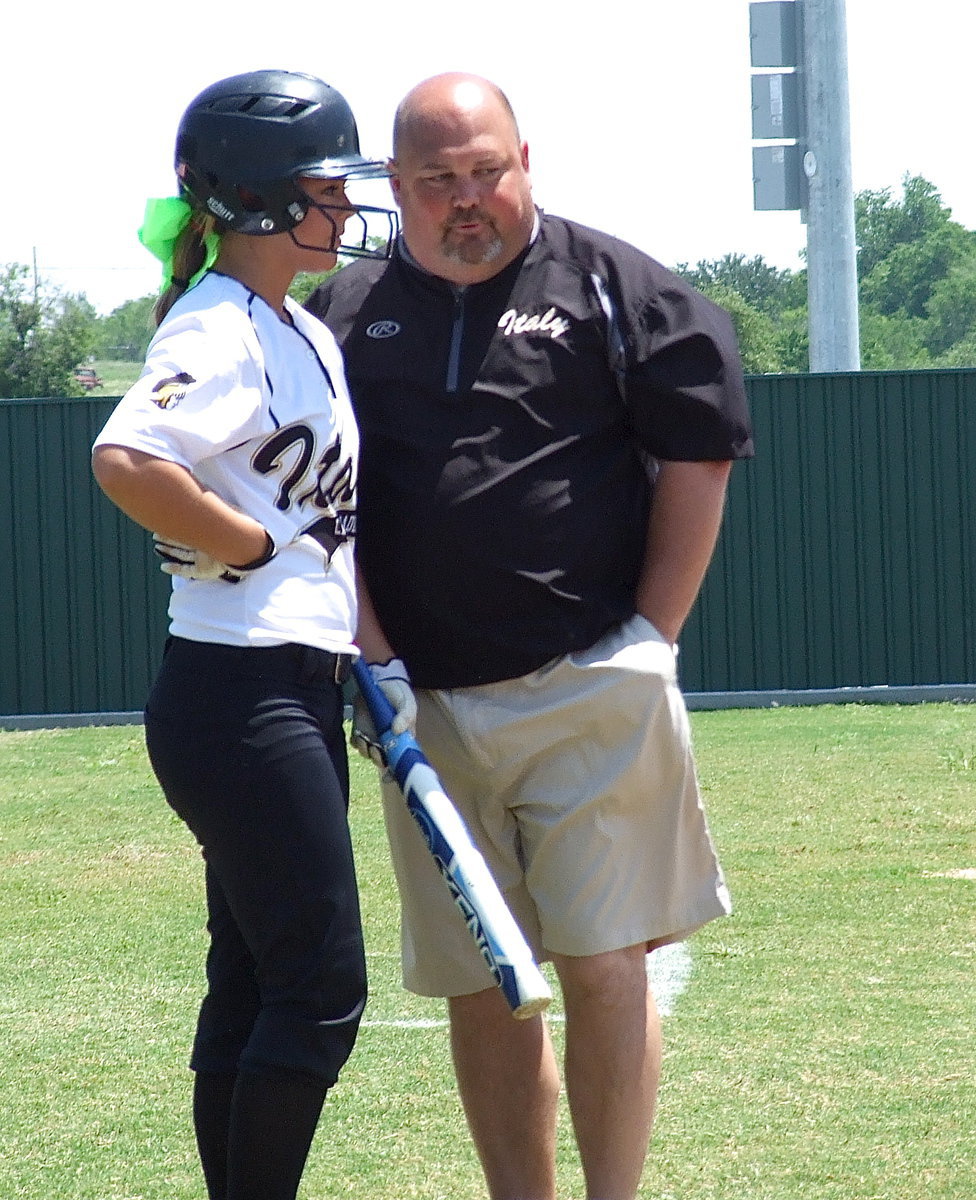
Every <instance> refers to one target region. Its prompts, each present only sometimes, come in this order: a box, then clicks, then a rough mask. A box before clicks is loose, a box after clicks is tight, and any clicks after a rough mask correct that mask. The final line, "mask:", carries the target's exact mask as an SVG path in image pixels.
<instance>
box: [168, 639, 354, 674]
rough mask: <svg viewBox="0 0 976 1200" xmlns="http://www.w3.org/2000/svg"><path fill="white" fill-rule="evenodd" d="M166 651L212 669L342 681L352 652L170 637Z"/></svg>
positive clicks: (351, 657) (348, 669)
mask: <svg viewBox="0 0 976 1200" xmlns="http://www.w3.org/2000/svg"><path fill="white" fill-rule="evenodd" d="M166 653H167V654H168V655H169V654H172V655H175V656H176V658H177V660H179V659H181V658H185V659H186V660H187V661H188V662H189V663H191V664H192V665H193V666H195V667H208V666H209V667H212V668H213V669H214V670H218V671H219V670H221V669H225V668H233V667H244V668H246V669H247V670H248V671H253V672H255V673H256V674H260V675H269V676H276V677H278V678H281V677H286V678H293V679H296V680H297V681H299V682H302V683H313V682H329V683H339V684H342V683H345V682H346V680H347V679H348V678H349V676H350V675H351V674H352V664H353V663H354V662H355V661H356V657H357V656H356V655H355V654H336V653H335V652H334V651H332V650H320V649H319V648H318V647H317V646H302V645H299V644H298V643H297V642H286V643H284V644H283V645H280V646H228V645H226V644H225V643H223V642H194V641H191V640H190V639H189V638H180V637H170V638H167V641H166Z"/></svg>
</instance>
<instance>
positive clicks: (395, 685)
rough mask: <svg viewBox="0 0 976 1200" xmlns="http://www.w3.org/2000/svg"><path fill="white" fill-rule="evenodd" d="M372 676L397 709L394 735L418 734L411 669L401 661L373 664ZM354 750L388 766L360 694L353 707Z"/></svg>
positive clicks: (415, 699) (394, 718) (370, 664)
mask: <svg viewBox="0 0 976 1200" xmlns="http://www.w3.org/2000/svg"><path fill="white" fill-rule="evenodd" d="M368 666H369V670H370V674H371V675H372V676H373V678H374V679H375V680H376V682H377V684H378V685H379V689H380V691H381V692H382V693H383V695H384V696H386V698H387V700H389V702H390V705H391V707H392V708H393V712H394V714H395V715H394V717H393V724H392V725H391V726H390V732H391V733H411V734H412V733H415V732H416V729H417V698H416V696H414V694H413V688H412V687H411V686H410V676H409V675H408V674H407V668H406V666H405V665H404V663H403V661H402V660H401V659H399V658H391V659H390V661H389V662H385V663H369V664H368ZM349 740H350V742H351V743H352V746H353V749H355V750H358V752H359V753H360V754H361V755H362V756H363V757H364V758H368V759H370V760H371V761H372V762H374V763H375V764H376V765H377V766H378V767H385V766H386V762H385V760H384V758H383V752H382V750H381V749H380V743H379V737H378V735H377V732H376V726H375V725H374V724H373V720H372V718H371V717H370V715H369V712H368V710H367V708H366V703H365V701H364V700H363V698H362V696H360V695H359V694H358V692H357V694H356V697H355V699H354V700H353V705H352V732H351V734H350V738H349Z"/></svg>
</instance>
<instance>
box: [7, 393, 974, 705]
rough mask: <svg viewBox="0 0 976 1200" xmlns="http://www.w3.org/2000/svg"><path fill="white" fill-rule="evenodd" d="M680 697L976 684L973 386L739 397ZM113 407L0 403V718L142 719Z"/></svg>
mask: <svg viewBox="0 0 976 1200" xmlns="http://www.w3.org/2000/svg"><path fill="white" fill-rule="evenodd" d="M748 387H749V393H750V400H751V404H752V411H753V418H754V423H755V427H756V446H757V457H756V458H755V459H754V460H753V461H751V462H748V463H739V464H737V465H736V467H735V469H734V470H733V473H732V484H731V487H730V493H729V502H728V507H727V511H726V517H725V522H724V527H723V532H722V537H721V540H720V543H719V547H718V550H717V553H716V556H715V559H714V562H713V564H712V567H711V569H710V571H709V574H708V578H707V579H706V582H705V586H704V589H703V591H702V595H701V598H700V600H699V603H698V605H697V607H696V610H695V612H694V613H693V615H692V617H691V619H690V621H689V623H688V626H687V627H686V630H685V633H684V635H683V637H682V653H681V660H680V661H681V675H682V683H683V686H684V687H685V689H686V690H687V691H689V692H725V691H737V692H741V691H754V690H759V691H776V690H781V689H819V688H836V687H872V686H877V685H888V686H908V687H911V686H919V685H931V684H960V683H974V682H976V629H974V614H976V517H974V511H973V508H974V506H973V501H972V499H971V498H970V495H969V490H968V486H967V485H968V483H969V477H970V475H971V473H972V470H973V468H974V467H976V371H970V370H967V371H913V372H862V373H858V374H845V375H803V376H763V377H754V378H750V379H749V380H748ZM114 403H115V401H114V400H113V399H106V398H102V399H98V400H95V399H91V398H87V397H86V398H83V399H73V400H59V399H51V400H0V455H2V456H3V457H4V458H5V459H6V463H5V470H4V471H3V477H2V479H0V714H10V715H17V714H33V713H85V712H99V713H112V712H127V711H132V710H138V709H140V708H141V707H142V704H143V701H144V698H145V694H146V691H147V688H148V685H149V682H150V680H151V678H152V674H153V671H154V669H155V665H156V662H157V661H158V656H159V652H160V649H161V646H162V642H163V639H164V637H165V629H166V616H165V613H166V600H167V596H168V580H167V579H166V578H165V577H164V576H163V575H161V574H160V572H159V571H158V570H157V569H156V564H155V561H154V559H153V556H152V553H151V549H150V546H149V539H148V536H147V535H146V534H144V533H143V532H142V531H140V530H139V529H137V528H136V527H135V526H134V525H133V524H132V523H131V522H130V521H128V520H127V519H126V518H125V517H123V516H121V515H120V514H119V513H118V512H117V511H116V510H115V509H114V508H113V506H112V505H111V504H109V502H108V501H107V500H106V499H105V498H104V497H103V496H102V495H101V493H100V492H99V491H98V488H97V487H96V486H95V484H94V482H93V481H92V479H91V474H90V470H89V451H90V446H91V443H92V441H93V440H94V437H95V435H96V433H97V432H98V430H99V429H100V428H101V425H102V424H103V422H104V420H105V418H106V417H107V416H108V413H109V412H110V411H111V409H112V407H113V404H114Z"/></svg>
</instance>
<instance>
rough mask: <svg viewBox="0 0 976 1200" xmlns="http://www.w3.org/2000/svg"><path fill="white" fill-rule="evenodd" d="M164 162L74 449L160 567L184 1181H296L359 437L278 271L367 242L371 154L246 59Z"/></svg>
mask: <svg viewBox="0 0 976 1200" xmlns="http://www.w3.org/2000/svg"><path fill="white" fill-rule="evenodd" d="M176 170H177V176H178V179H179V184H180V197H179V198H178V199H173V200H171V201H165V202H151V204H150V207H149V209H148V210H147V223H146V226H145V227H144V229H143V230H142V231H141V236H142V239H143V241H144V242H145V243H146V244H147V245H148V246H150V248H152V249H154V251H155V252H156V253H158V254H159V255H160V257H162V258H163V259H164V261H165V262H166V265H167V281H168V286H167V287H166V289H165V291H164V292H163V294H162V296H161V298H160V301H159V303H158V305H157V319H158V321H159V324H158V329H157V332H156V335H155V337H154V339H153V341H152V344H151V345H150V347H149V351H148V355H147V359H146V364H145V368H144V370H143V372H142V375H141V377H140V379H139V380H138V382H137V383H136V384H135V385H134V386H133V387H132V388H131V389H130V391H129V392H128V393H127V394H126V396H125V397H123V399H122V400H121V401H120V403H119V405H118V406H117V408H116V410H115V412H114V413H113V414H112V416H111V417H110V418H109V420H108V422H107V424H106V425H105V427H104V429H103V430H102V431H101V433H100V435H99V436H98V438H97V440H96V443H95V448H94V454H93V469H94V472H95V475H96V478H97V479H98V482H99V484H100V485H101V487H102V488H103V490H104V491H105V492H106V493H107V495H108V496H109V497H110V498H111V499H112V500H113V501H114V502H115V503H116V504H117V505H118V506H119V507H120V508H121V509H122V510H123V511H124V512H126V513H127V514H128V515H129V516H131V517H132V518H133V519H134V520H136V521H137V522H139V523H140V524H141V525H143V526H145V527H146V528H147V529H150V530H152V531H154V534H155V542H156V550H157V552H158V553H159V554H160V555H161V557H162V558H163V565H162V569H163V570H165V571H167V572H168V573H169V574H171V575H172V576H173V592H172V600H171V603H170V608H169V615H170V619H171V621H170V637H169V638H168V640H167V645H166V650H165V655H164V660H163V664H162V667H161V669H160V672H159V675H158V677H157V679H156V681H155V683H154V686H153V688H152V690H151V693H150V696H149V698H148V702H147V705H146V713H145V722H146V739H147V746H148V750H149V756H150V759H151V762H152V766H153V769H154V771H155V773H156V776H157V778H158V779H159V782H160V784H161V786H162V788H163V791H164V792H165V795H166V799H167V801H168V802H169V804H170V805H171V806H172V808H173V809H174V810H175V811H176V812H177V813H178V814H179V816H180V817H181V818H182V819H183V820H184V821H185V822H186V824H187V825H188V826H189V828H190V829H191V830H192V832H193V834H194V835H195V837H196V838H197V840H198V841H199V843H200V845H201V846H202V850H203V857H204V859H205V863H206V894H207V905H208V913H209V922H208V929H209V932H210V939H211V940H210V946H209V952H208V957H207V981H208V989H207V992H206V996H205V998H204V1000H203V1003H202V1006H201V1009H200V1015H199V1020H198V1024H197V1031H196V1038H195V1042H194V1047H193V1053H192V1059H191V1066H192V1068H193V1070H194V1071H195V1084H194V1123H195V1129H196V1134H197V1142H198V1147H199V1151H200V1157H201V1161H202V1165H203V1171H204V1175H205V1178H206V1183H207V1188H208V1190H209V1195H210V1197H211V1200H293V1198H294V1196H295V1194H296V1191H297V1188H298V1184H299V1180H300V1178H301V1175H302V1172H303V1170H304V1165H305V1161H306V1157H307V1154H308V1150H309V1146H310V1144H311V1140H312V1136H313V1134H314V1131H315V1128H316V1125H317V1122H318V1119H319V1116H320V1111H321V1108H322V1104H323V1100H324V1098H325V1095H326V1092H327V1090H328V1088H329V1087H330V1086H331V1085H332V1084H334V1083H335V1082H336V1079H337V1077H338V1075H339V1071H340V1069H341V1068H342V1066H343V1064H344V1063H345V1061H346V1059H347V1057H348V1055H349V1053H350V1051H351V1050H352V1047H353V1043H354V1041H355V1038H356V1034H357V1030H358V1026H359V1021H360V1018H361V1015H362V1012H363V1006H364V1004H365V1000H366V972H365V961H364V952H363V939H362V930H361V925H360V914H359V905H358V898H357V889H356V879H355V873H354V865H353V856H352V848H351V844H350V837H349V831H348V825H347V820H346V813H347V805H348V793H349V786H348V770H347V761H346V748H345V742H344V735H343V728H342V717H343V697H342V689H341V685H342V683H343V681H344V679H345V678H346V676H347V673H348V670H349V667H350V664H351V661H352V656H353V655H354V654H356V649H355V645H354V635H355V629H356V619H357V602H356V592H355V580H354V566H353V536H354V533H355V523H356V475H357V454H358V434H357V429H356V424H355V421H354V418H353V414H352V409H351V406H350V401H349V395H348V392H347V388H346V383H345V379H344V376H343V367H342V361H341V358H340V355H339V352H338V349H337V347H336V344H335V342H334V340H333V338H332V336H331V334H330V333H329V332H328V331H327V330H326V329H325V327H324V326H323V325H321V324H320V323H319V322H318V321H317V320H316V319H315V318H313V317H311V316H310V315H309V314H307V313H306V312H304V310H303V309H301V308H300V307H299V306H298V305H297V304H295V303H294V302H293V301H292V300H291V298H290V297H288V296H287V294H286V291H287V288H288V286H289V284H290V283H291V281H292V279H293V277H294V275H295V274H296V272H298V271H301V270H308V271H324V270H327V269H328V268H330V267H332V266H334V265H335V262H336V255H337V253H338V252H339V251H341V250H349V251H350V252H352V253H357V252H365V235H361V236H360V237H358V238H357V239H356V241H355V243H354V244H353V245H351V246H346V245H344V244H343V243H342V241H341V239H342V237H343V234H344V230H345V227H346V223H347V221H349V220H351V219H357V220H358V219H359V215H360V213H361V212H363V211H367V210H364V209H361V208H359V209H356V208H353V207H352V206H351V205H350V204H349V202H348V200H347V197H346V192H345V187H346V181H347V180H350V179H362V178H373V177H383V176H384V175H385V174H386V168H385V167H384V165H383V164H382V163H380V162H377V161H370V160H368V159H365V158H363V157H362V155H361V154H360V152H359V140H358V134H357V129H356V123H355V120H354V118H353V114H352V112H351V110H350V108H349V106H348V104H347V103H346V101H345V100H344V99H343V97H342V96H341V95H340V94H339V93H338V92H336V91H334V90H333V89H332V88H330V87H329V86H328V85H327V84H325V83H323V82H322V81H321V80H319V79H315V78H312V77H310V76H306V75H301V74H295V73H291V72H286V71H258V72H254V73H250V74H246V75H240V76H235V77H233V78H230V79H225V80H222V81H220V82H218V83H216V84H214V85H213V86H211V87H209V88H208V89H206V90H205V91H204V92H202V93H201V95H200V96H198V97H197V99H196V100H194V101H193V103H192V104H191V105H190V107H189V108H188V109H187V111H186V113H185V114H184V116H183V119H182V122H181V124H180V128H179V133H178V138H177V146H176ZM372 211H374V212H378V213H380V214H381V215H383V214H385V216H386V217H387V218H389V219H390V220H391V221H392V219H393V218H392V214H391V213H389V212H388V211H387V210H381V209H377V210H372ZM392 228H393V226H392V225H391V229H392ZM369 253H375V250H371V251H369ZM393 691H394V692H396V689H395V687H394V689H393ZM398 695H399V698H400V701H399V702H400V707H401V708H402V705H403V697H404V692H403V690H402V689H401V692H400V693H398ZM392 698H394V699H395V696H394V697H392ZM395 702H396V699H395Z"/></svg>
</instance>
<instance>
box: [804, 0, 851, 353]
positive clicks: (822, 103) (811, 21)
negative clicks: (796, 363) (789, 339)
mask: <svg viewBox="0 0 976 1200" xmlns="http://www.w3.org/2000/svg"><path fill="white" fill-rule="evenodd" d="M799 16H800V29H801V34H800V44H801V47H802V56H801V58H802V63H803V83H804V98H805V102H804V108H805V112H806V143H805V149H804V154H803V171H804V174H805V175H806V177H807V186H808V199H807V308H808V310H809V328H810V370H811V371H859V370H860V369H861V348H860V325H859V321H858V311H857V244H856V241H855V237H854V185H853V183H852V180H851V114H850V101H849V98H848V82H847V24H846V20H845V12H844V0H801V3H800V13H799Z"/></svg>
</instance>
